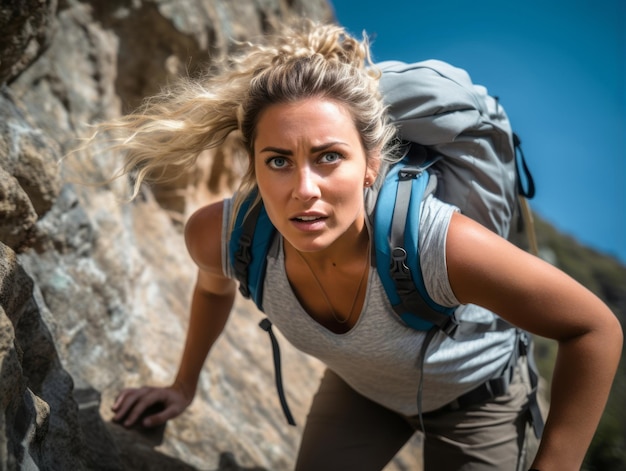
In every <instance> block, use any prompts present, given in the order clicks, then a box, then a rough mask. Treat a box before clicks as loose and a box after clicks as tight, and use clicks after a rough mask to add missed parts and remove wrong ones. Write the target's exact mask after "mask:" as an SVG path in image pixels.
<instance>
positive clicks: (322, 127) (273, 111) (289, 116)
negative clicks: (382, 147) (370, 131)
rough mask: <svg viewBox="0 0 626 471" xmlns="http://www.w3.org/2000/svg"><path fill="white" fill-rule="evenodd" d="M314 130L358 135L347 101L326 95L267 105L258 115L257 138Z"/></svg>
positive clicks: (293, 134) (301, 133) (310, 133)
mask: <svg viewBox="0 0 626 471" xmlns="http://www.w3.org/2000/svg"><path fill="white" fill-rule="evenodd" d="M315 133H318V134H325V133H326V134H329V135H338V134H346V133H347V134H352V135H358V132H357V129H356V127H355V125H354V120H353V118H352V115H351V114H350V110H349V108H348V107H347V106H346V105H344V104H342V103H339V102H336V101H334V100H329V99H325V98H307V99H303V100H298V101H295V102H289V103H277V104H274V105H270V106H268V107H267V108H266V109H265V110H263V112H262V113H261V114H260V116H259V120H258V123H257V133H256V138H257V140H258V139H263V138H265V137H272V136H274V137H276V136H277V135H283V136H302V135H313V134H315Z"/></svg>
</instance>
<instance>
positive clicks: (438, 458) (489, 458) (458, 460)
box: [296, 368, 536, 471]
mask: <svg viewBox="0 0 626 471" xmlns="http://www.w3.org/2000/svg"><path fill="white" fill-rule="evenodd" d="M527 393H528V387H527V385H526V384H525V382H524V381H523V379H522V377H521V376H520V373H519V368H517V369H516V372H515V375H514V378H513V381H512V383H511V385H510V387H509V390H508V392H507V393H506V394H504V395H503V396H500V397H497V398H494V399H491V400H489V401H487V402H483V403H481V404H476V405H474V406H471V407H467V408H465V409H462V410H456V411H435V412H431V413H426V414H424V415H423V419H424V427H425V431H426V433H425V439H424V451H423V452H424V470H426V471H431V470H432V471H435V470H437V471H456V470H463V471H487V470H489V471H507V470H511V471H519V470H522V469H528V464H527V463H526V460H525V456H524V455H525V454H526V453H527V450H526V448H527V446H528V445H527V443H526V440H525V438H526V437H527V436H532V438H533V439H534V435H533V434H532V431H529V432H528V433H526V432H527V430H530V429H529V428H528V427H527V414H528V410H527ZM419 429H420V424H419V420H418V418H417V417H405V416H403V415H401V414H398V413H396V412H392V411H390V410H389V409H386V408H385V407H382V406H380V405H379V404H376V403H374V402H372V401H370V400H369V399H366V398H365V397H363V396H361V395H360V394H358V393H357V392H355V391H354V390H353V389H351V388H350V387H349V386H348V385H347V384H346V383H345V382H344V381H343V380H342V379H341V378H339V377H338V376H337V375H336V374H335V373H333V372H332V371H330V370H327V371H326V373H325V374H324V377H323V378H322V382H321V385H320V388H319V390H318V392H317V393H316V395H315V397H314V399H313V404H312V406H311V410H310V412H309V415H308V418H307V423H306V426H305V429H304V432H303V436H302V443H301V445H300V451H299V455H298V461H297V464H296V470H297V471H322V470H323V471H332V470H337V471H339V470H341V471H351V470H359V471H370V470H371V471H377V470H382V469H383V468H384V467H385V466H386V465H387V464H388V463H389V461H391V459H392V458H393V457H394V456H395V455H396V453H397V452H398V451H399V450H400V449H401V448H402V446H403V445H404V444H405V443H406V442H407V441H408V440H409V438H411V436H412V435H413V434H414V433H415V431H416V430H419ZM535 445H536V443H535ZM534 448H535V446H533V451H532V452H533V453H534Z"/></svg>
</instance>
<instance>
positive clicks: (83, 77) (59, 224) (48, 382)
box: [0, 0, 419, 470]
mask: <svg viewBox="0 0 626 471" xmlns="http://www.w3.org/2000/svg"><path fill="white" fill-rule="evenodd" d="M290 13H296V14H299V15H306V16H308V17H311V18H318V19H325V20H331V19H332V11H331V10H330V8H329V6H328V4H327V3H326V2H325V1H322V0H319V1H314V0H295V1H286V0H283V1H281V0H265V1H252V0H250V1H237V2H232V1H229V0H221V1H220V0H214V1H200V0H178V1H174V0H168V1H166V0H153V1H149V0H133V1H130V0H128V1H123V0H115V1H110V0H99V1H98V0H93V1H90V2H80V1H77V0H59V2H58V3H57V2H55V1H43V0H40V1H21V2H15V1H14V2H11V1H9V2H3V4H2V6H1V7H0V28H1V29H2V31H3V35H2V38H0V83H1V84H2V85H1V88H0V468H1V469H7V470H13V469H37V468H38V469H51V470H79V469H98V470H99V469H107V470H121V469H128V470H131V469H132V470H136V469H155V470H157V469H158V470H170V469H171V470H174V469H176V470H179V469H180V470H185V469H190V470H191V469H203V470H215V469H222V470H237V469H246V470H262V469H266V470H288V469H291V468H292V466H293V460H294V457H295V453H296V450H297V444H298V440H299V436H300V433H301V431H302V425H303V423H304V419H305V415H306V410H307V408H308V404H309V401H310V399H311V394H312V393H313V391H314V390H315V388H316V386H317V382H318V379H319V375H320V373H321V365H319V364H318V363H317V362H316V361H314V360H312V359H310V358H307V357H305V356H304V355H302V354H300V353H298V352H296V351H294V350H293V349H291V348H290V347H289V345H288V344H287V343H286V342H284V341H283V342H281V346H282V349H283V362H284V367H285V370H284V376H285V381H286V386H287V390H288V399H289V402H290V405H291V407H292V409H293V412H294V415H295V417H296V420H297V422H298V427H289V426H287V425H286V423H285V421H284V418H283V416H282V412H281V410H280V407H279V405H278V400H277V397H276V394H275V390H274V379H273V369H272V368H273V367H272V361H271V349H270V346H269V340H268V338H267V337H266V334H264V333H263V332H262V331H261V329H259V328H258V327H257V324H258V322H259V320H260V319H261V316H260V314H259V313H258V312H257V311H256V310H255V309H254V307H253V306H252V305H251V304H250V303H248V302H246V301H244V300H238V302H237V304H236V308H235V312H234V314H233V316H231V320H230V321H229V324H228V326H227V329H226V332H225V334H224V336H223V337H222V338H221V339H220V340H219V342H218V344H217V345H216V346H215V348H214V351H213V352H212V355H211V358H210V360H209V361H208V362H207V365H206V369H205V371H204V372H203V374H202V377H201V383H200V386H199V391H198V395H197V397H196V400H195V401H194V403H193V404H192V406H191V407H190V408H189V410H188V411H186V412H185V413H184V414H183V415H182V416H181V417H179V418H177V419H176V420H173V421H171V422H170V423H169V424H167V426H166V427H164V428H162V429H157V430H154V431H152V432H150V433H145V432H140V431H137V430H130V431H128V430H124V429H122V428H121V427H119V426H117V425H115V424H112V423H111V422H110V418H111V413H110V406H111V404H112V401H113V398H114V396H115V394H116V393H117V391H119V389H121V388H122V387H125V386H134V385H140V384H144V383H146V382H150V383H153V384H166V383H168V382H169V381H171V379H172V377H173V375H174V374H175V371H176V367H177V364H178V360H179V356H180V353H181V350H182V344H183V340H184V334H185V329H186V322H187V309H188V302H189V297H190V292H191V287H192V284H193V282H194V276H195V270H194V266H193V264H192V263H191V261H190V260H189V258H188V256H187V254H186V250H185V248H184V243H183V240H182V236H181V230H180V227H181V225H180V222H181V221H184V220H185V218H186V217H187V216H188V215H189V213H190V212H192V211H193V210H194V209H196V208H197V207H198V205H200V204H204V203H207V202H209V201H211V200H212V199H215V198H218V197H219V196H220V195H222V194H223V193H224V192H227V191H229V189H230V188H232V185H233V184H234V183H235V182H236V181H237V179H238V178H239V174H238V170H237V169H238V166H237V165H236V163H234V162H232V160H231V159H230V158H229V155H227V154H219V155H206V156H203V158H202V159H201V160H200V162H199V164H198V169H197V171H195V172H193V173H189V174H186V175H182V176H181V177H180V178H179V179H178V180H177V181H176V182H175V183H174V184H170V185H168V186H163V187H157V188H154V191H153V192H152V191H148V190H146V191H145V192H144V193H142V195H141V196H140V197H139V198H138V199H137V200H135V201H134V202H133V203H132V204H128V203H124V202H123V201H121V200H120V198H119V197H118V196H117V193H116V191H115V188H114V187H111V186H89V185H77V184H75V183H72V182H73V181H74V180H77V179H78V180H80V181H81V182H84V181H100V180H101V179H102V178H103V176H104V175H108V174H110V171H111V169H112V165H113V164H112V162H113V161H114V159H113V156H108V155H107V154H106V153H105V154H103V156H102V157H99V159H98V160H94V159H90V158H89V157H90V156H89V155H87V154H86V153H85V152H82V153H79V154H78V157H80V158H82V160H83V161H86V162H89V165H82V166H76V165H68V166H64V167H59V166H58V165H57V161H58V160H59V158H60V157H61V156H63V155H65V154H66V153H67V152H68V150H70V149H72V148H74V147H75V146H76V141H75V137H76V136H77V135H81V134H83V133H84V130H85V125H86V123H89V122H94V121H97V120H99V119H102V118H106V117H111V116H116V115H119V114H120V113H122V112H124V111H125V110H127V109H130V108H132V107H134V106H136V105H137V104H138V103H139V101H140V100H141V99H142V97H144V96H146V95H150V94H151V93H153V92H155V91H156V90H158V88H159V87H160V86H161V85H163V84H164V83H166V82H167V80H169V79H170V78H172V77H173V76H175V75H176V74H177V73H179V72H181V71H183V69H186V70H189V71H191V72H193V71H194V70H195V69H196V68H197V67H199V66H200V65H206V64H210V62H211V60H212V58H215V57H219V56H221V55H224V54H228V52H229V50H230V47H231V44H232V41H231V40H232V39H246V38H248V37H251V36H254V35H258V34H262V33H263V32H264V31H266V30H267V29H268V28H270V26H269V25H270V24H271V22H272V21H274V20H279V19H280V18H284V17H285V16H286V15H287V14H290ZM5 32H7V33H8V34H5ZM109 157H111V158H110V159H109ZM78 160H80V159H78ZM78 160H77V161H78ZM418 457H419V452H418V451H417V447H416V446H415V444H413V447H412V448H409V449H407V451H405V452H403V453H402V456H401V457H399V458H398V459H397V460H396V461H395V462H394V463H393V464H391V465H390V466H389V469H416V466H417V464H416V463H417V461H418Z"/></svg>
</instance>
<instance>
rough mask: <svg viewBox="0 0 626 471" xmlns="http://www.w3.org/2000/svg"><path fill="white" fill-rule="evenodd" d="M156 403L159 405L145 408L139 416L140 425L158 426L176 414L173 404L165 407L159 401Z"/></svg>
mask: <svg viewBox="0 0 626 471" xmlns="http://www.w3.org/2000/svg"><path fill="white" fill-rule="evenodd" d="M158 405H159V406H160V407H151V408H150V409H147V410H146V412H145V413H144V415H142V417H141V425H143V426H144V427H148V428H151V427H158V426H159V425H163V424H164V423H165V422H167V421H168V420H169V419H171V418H173V417H175V416H176V415H178V414H177V412H176V408H175V407H173V405H171V404H170V405H169V406H167V407H163V403H159V404H158Z"/></svg>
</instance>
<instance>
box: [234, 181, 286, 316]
mask: <svg viewBox="0 0 626 471" xmlns="http://www.w3.org/2000/svg"><path fill="white" fill-rule="evenodd" d="M251 206H252V207H251ZM232 217H234V218H235V224H234V225H233V230H232V233H231V235H230V240H229V242H228V249H229V250H228V251H229V255H230V262H231V265H232V267H233V270H234V272H235V277H236V278H237V281H239V291H240V293H241V294H242V295H243V296H244V297H245V298H249V299H252V300H253V301H254V303H255V304H256V305H257V307H258V308H259V310H261V311H263V305H262V304H263V280H264V279H265V265H266V260H267V253H268V251H269V248H270V245H271V243H272V240H273V239H274V235H275V233H276V229H275V228H274V226H273V224H272V223H271V221H270V219H269V217H268V215H267V212H266V211H265V207H264V206H263V203H262V202H261V201H256V193H253V194H251V195H249V196H248V198H247V199H246V200H245V201H244V202H243V204H242V205H241V207H240V208H239V211H238V212H237V214H234V215H233V216H232Z"/></svg>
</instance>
